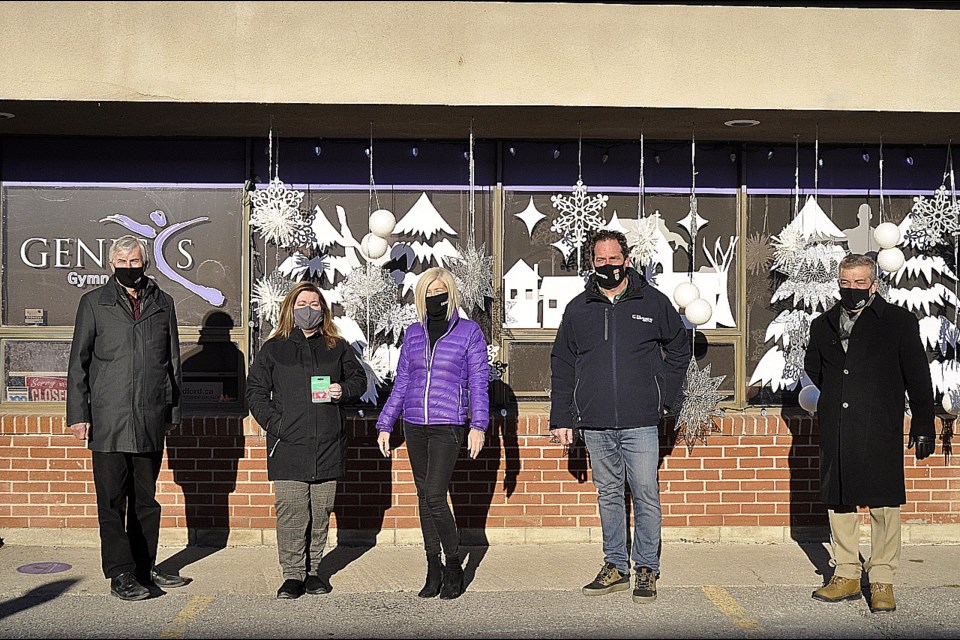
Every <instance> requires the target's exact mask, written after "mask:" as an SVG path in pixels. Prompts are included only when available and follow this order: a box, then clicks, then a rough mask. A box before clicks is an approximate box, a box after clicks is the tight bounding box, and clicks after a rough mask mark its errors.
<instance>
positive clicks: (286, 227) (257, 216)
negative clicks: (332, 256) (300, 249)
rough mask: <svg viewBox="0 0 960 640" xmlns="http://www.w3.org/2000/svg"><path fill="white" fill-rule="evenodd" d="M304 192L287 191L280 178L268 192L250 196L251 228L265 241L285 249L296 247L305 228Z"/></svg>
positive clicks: (260, 191) (255, 193) (263, 191)
mask: <svg viewBox="0 0 960 640" xmlns="http://www.w3.org/2000/svg"><path fill="white" fill-rule="evenodd" d="M302 200H303V191H297V190H295V189H287V186H286V185H285V184H283V182H282V181H281V180H280V178H273V179H272V180H270V184H269V186H267V188H266V189H257V190H256V191H254V192H253V193H251V194H250V206H251V209H252V211H251V213H250V226H251V227H253V228H254V229H256V230H257V231H259V232H260V235H262V236H263V238H264V240H266V241H267V242H270V243H273V244H275V245H278V246H281V247H290V246H294V243H295V241H296V240H297V239H298V237H299V236H300V234H301V228H302V227H303V226H304V225H305V222H304V219H303V216H302V215H301V214H300V202H301V201H302Z"/></svg>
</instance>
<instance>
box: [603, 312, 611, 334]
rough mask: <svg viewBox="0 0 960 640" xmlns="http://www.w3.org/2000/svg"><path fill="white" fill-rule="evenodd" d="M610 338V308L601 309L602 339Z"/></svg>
mask: <svg viewBox="0 0 960 640" xmlns="http://www.w3.org/2000/svg"><path fill="white" fill-rule="evenodd" d="M609 339H610V309H604V310H603V341H604V342H606V341H607V340H609Z"/></svg>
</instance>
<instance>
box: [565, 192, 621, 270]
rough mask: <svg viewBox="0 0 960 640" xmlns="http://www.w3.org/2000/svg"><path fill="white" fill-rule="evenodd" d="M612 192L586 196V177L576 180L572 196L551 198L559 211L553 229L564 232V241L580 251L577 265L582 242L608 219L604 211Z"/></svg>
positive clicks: (580, 261)
mask: <svg viewBox="0 0 960 640" xmlns="http://www.w3.org/2000/svg"><path fill="white" fill-rule="evenodd" d="M608 199H609V196H606V195H603V194H597V195H595V196H587V187H586V185H584V184H583V180H582V179H580V180H577V184H575V185H573V192H572V195H570V196H561V195H554V196H551V197H550V202H552V203H553V206H554V208H555V209H556V210H557V211H559V212H560V215H559V216H557V218H556V219H555V220H554V221H553V223H552V224H551V225H550V230H551V231H553V232H554V233H559V234H561V235H562V236H563V242H564V243H565V244H566V245H567V246H568V247H571V248H572V249H575V250H576V252H577V269H578V270H579V269H580V266H581V264H582V253H583V245H584V243H586V241H587V238H588V237H589V234H590V233H592V232H593V231H596V230H598V229H602V228H603V227H604V226H605V225H606V222H605V221H604V219H603V216H602V215H601V212H602V211H603V209H604V208H605V207H606V206H607V200H608Z"/></svg>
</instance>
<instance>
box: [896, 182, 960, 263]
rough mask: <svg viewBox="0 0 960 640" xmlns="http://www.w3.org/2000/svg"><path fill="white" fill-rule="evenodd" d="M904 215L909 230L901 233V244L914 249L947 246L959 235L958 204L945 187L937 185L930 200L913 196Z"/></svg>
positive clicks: (959, 215) (959, 210) (959, 212)
mask: <svg viewBox="0 0 960 640" xmlns="http://www.w3.org/2000/svg"><path fill="white" fill-rule="evenodd" d="M907 215H908V216H909V217H910V228H909V229H907V232H906V234H904V242H905V243H906V244H907V246H909V247H912V248H914V249H919V250H921V251H924V250H926V249H931V248H933V247H935V246H937V245H939V244H948V243H949V242H950V241H951V239H953V238H954V237H955V236H956V235H957V234H958V233H960V204H957V203H956V202H953V198H951V196H950V194H949V192H948V191H947V187H946V185H940V188H939V189H937V190H936V191H935V192H934V193H933V198H924V197H923V196H917V197H915V198H914V199H913V208H911V209H910V213H909V214H907Z"/></svg>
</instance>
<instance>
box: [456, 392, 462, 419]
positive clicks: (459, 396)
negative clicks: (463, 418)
mask: <svg viewBox="0 0 960 640" xmlns="http://www.w3.org/2000/svg"><path fill="white" fill-rule="evenodd" d="M462 398H463V387H462V386H460V385H459V384H458V385H457V419H458V420H459V419H460V407H461V406H462V404H461V402H460V400H461V399H462Z"/></svg>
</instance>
